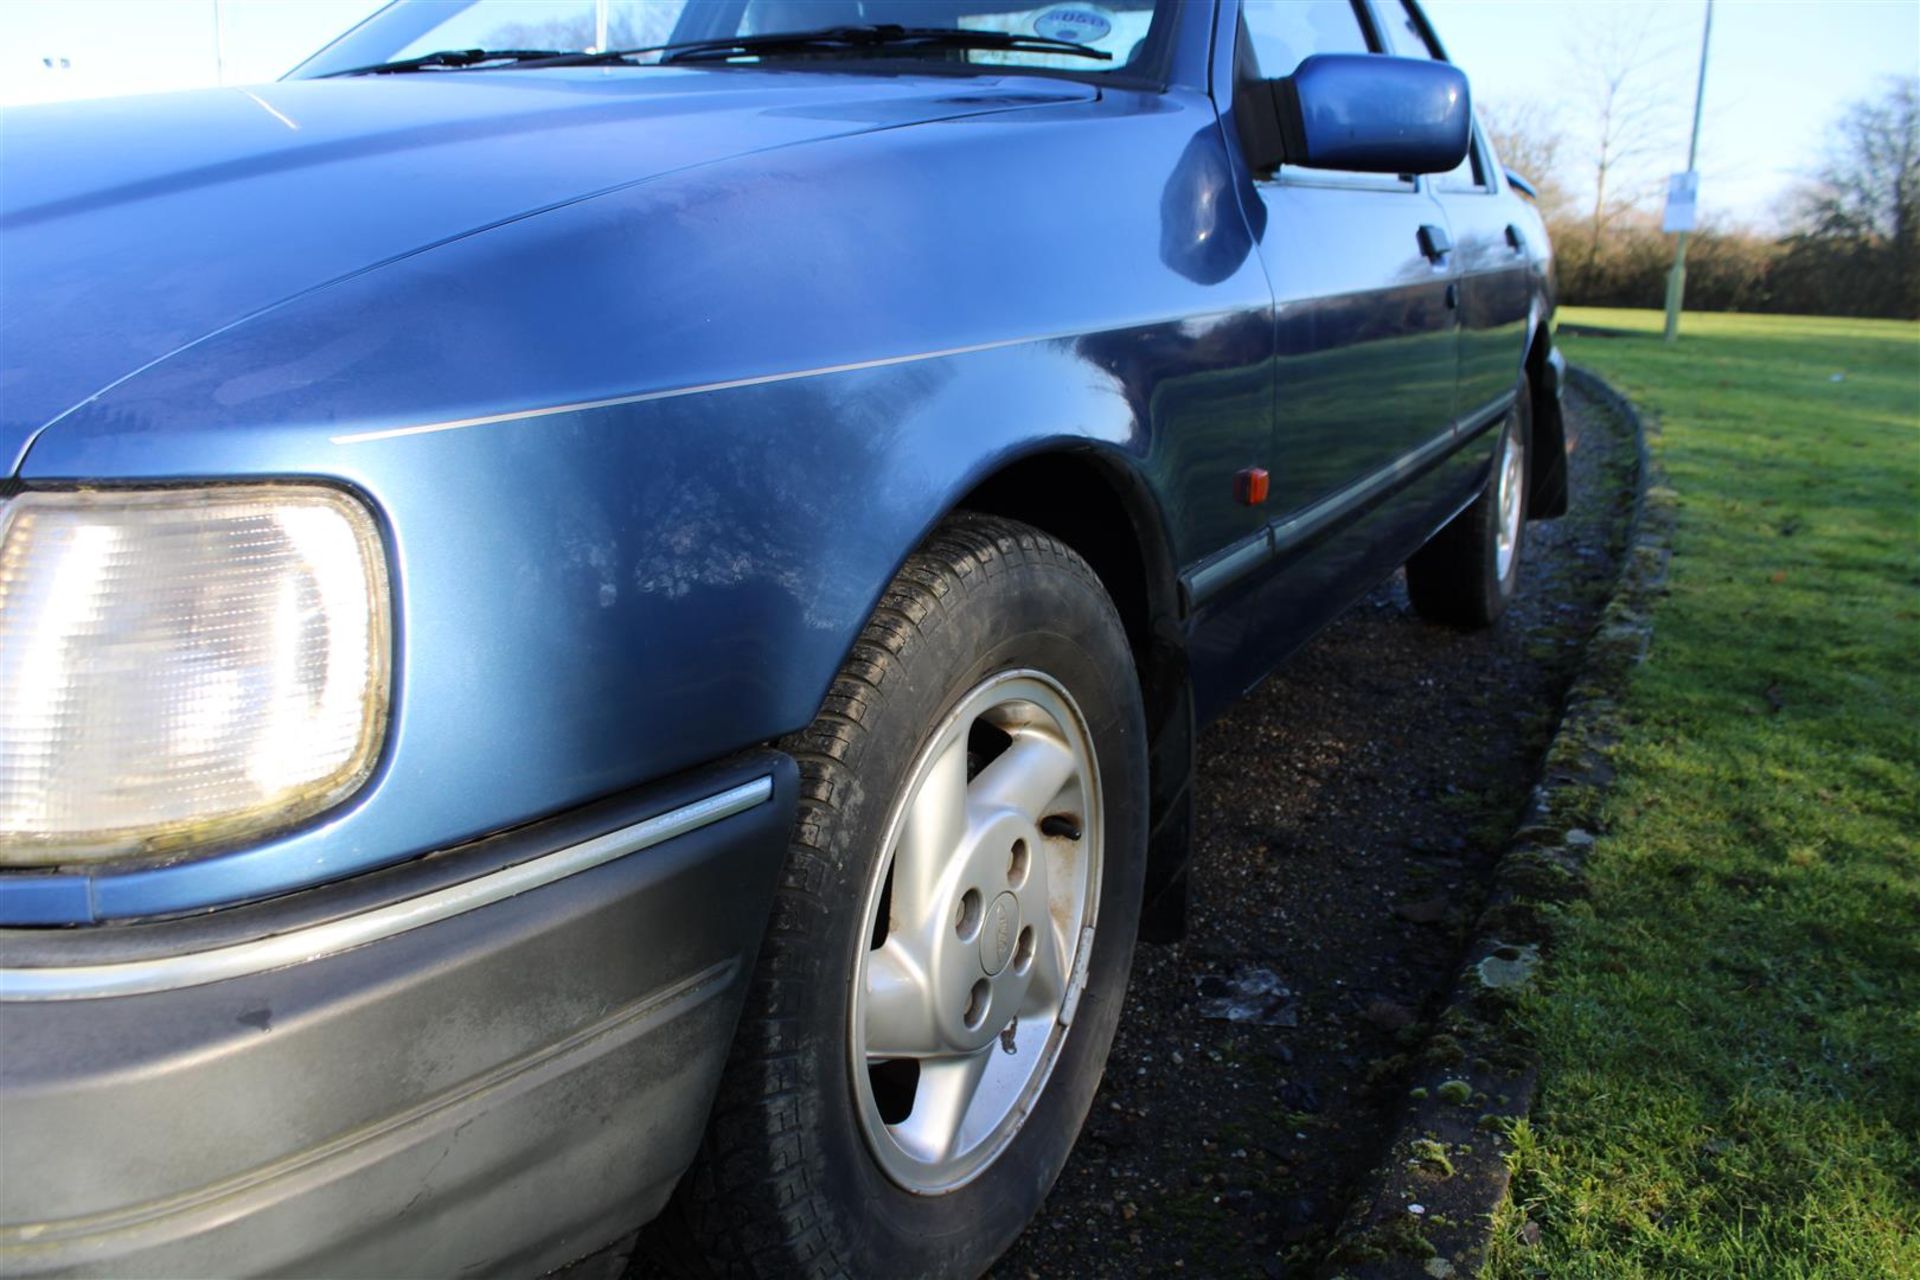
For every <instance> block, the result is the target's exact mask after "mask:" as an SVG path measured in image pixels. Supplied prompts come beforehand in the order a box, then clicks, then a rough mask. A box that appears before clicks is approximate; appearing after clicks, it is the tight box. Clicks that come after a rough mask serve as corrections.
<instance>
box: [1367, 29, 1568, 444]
mask: <svg viewBox="0 0 1920 1280" xmlns="http://www.w3.org/2000/svg"><path fill="white" fill-rule="evenodd" d="M1376 5H1377V12H1378V15H1379V23H1380V26H1381V28H1382V30H1383V32H1384V34H1385V36H1386V38H1387V43H1388V45H1389V48H1390V50H1391V51H1392V52H1393V53H1394V54H1395V55H1396V56H1398V57H1402V58H1431V59H1433V60H1434V61H1437V62H1445V61H1446V60H1447V59H1446V55H1445V52H1444V50H1443V49H1442V48H1441V46H1440V42H1439V40H1438V39H1437V38H1436V37H1435V36H1434V33H1433V29H1432V27H1431V26H1429V25H1428V23H1427V22H1426V19H1425V17H1424V15H1423V14H1422V13H1421V11H1420V8H1419V6H1418V5H1417V4H1416V3H1414V2H1413V0H1376ZM1422 183H1423V185H1425V186H1426V187H1427V189H1428V190H1429V191H1430V192H1431V193H1432V195H1433V197H1434V199H1436V200H1437V201H1438V202H1439V204H1440V207H1441V208H1442V210H1444V211H1445V213H1446V218H1447V227H1448V230H1449V232H1450V233H1451V235H1452V238H1453V245H1454V254H1455V256H1456V257H1457V258H1458V259H1459V264H1458V266H1459V272H1460V382H1459V390H1458V393H1457V407H1456V409H1455V413H1456V414H1457V415H1458V417H1459V420H1460V427H1461V430H1462V431H1463V432H1471V431H1473V430H1475V429H1476V428H1478V427H1480V426H1483V425H1485V424H1486V423H1487V422H1488V421H1490V420H1492V419H1496V418H1498V417H1499V416H1500V414H1502V413H1503V412H1505V410H1506V407H1507V402H1508V397H1509V396H1510V395H1511V394H1512V392H1513V389H1514V385H1515V383H1516V382H1517V380H1518V379H1519V376H1520V363H1521V360H1522V358H1523V357H1524V355H1525V353H1526V345H1527V343H1526V334H1527V317H1528V309H1529V306H1530V303H1531V298H1532V293H1531V289H1530V287H1529V271H1530V267H1529V259H1530V254H1529V246H1528V244H1527V240H1526V232H1525V229H1524V228H1523V227H1522V225H1521V224H1520V223H1519V222H1518V221H1516V220H1515V219H1514V218H1513V216H1512V214H1513V209H1512V206H1511V203H1510V201H1509V200H1507V199H1503V198H1502V185H1501V178H1500V175H1499V174H1498V173H1497V172H1496V171H1495V166H1494V165H1493V163H1492V161H1491V158H1490V156H1489V153H1488V151H1487V148H1486V143H1485V142H1484V140H1483V139H1482V138H1481V137H1480V130H1479V127H1478V126H1477V125H1476V126H1475V128H1474V137H1473V146H1472V148H1471V149H1470V150H1469V151H1468V153H1467V158H1466V159H1465V160H1463V161H1461V162H1460V165H1459V167H1458V168H1456V169H1454V170H1453V171H1452V172H1451V173H1439V174H1433V175H1430V176H1429V177H1427V178H1424V179H1422Z"/></svg>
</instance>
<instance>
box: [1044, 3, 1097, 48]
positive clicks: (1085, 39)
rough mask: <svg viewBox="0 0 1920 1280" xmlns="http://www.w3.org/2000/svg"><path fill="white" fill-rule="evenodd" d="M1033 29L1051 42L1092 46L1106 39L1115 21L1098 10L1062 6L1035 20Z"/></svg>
mask: <svg viewBox="0 0 1920 1280" xmlns="http://www.w3.org/2000/svg"><path fill="white" fill-rule="evenodd" d="M1033 29H1034V31H1035V32H1036V33H1037V34H1039V35H1043V36H1045V37H1046V38H1047V39H1049V40H1071V41H1073V43H1075V44H1092V43H1094V42H1095V41H1097V40H1102V39H1104V38H1105V37H1106V36H1107V34H1108V33H1109V32H1111V31H1112V30H1113V20H1112V19H1111V18H1109V17H1107V15H1106V14H1104V13H1102V12H1100V11H1099V10H1098V9H1086V8H1081V7H1079V6H1077V5H1062V6H1060V7H1059V8H1058V9H1049V10H1047V11H1046V12H1045V13H1043V14H1041V15H1040V16H1039V17H1037V18H1035V19H1034V20H1033Z"/></svg>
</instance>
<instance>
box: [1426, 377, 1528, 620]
mask: <svg viewBox="0 0 1920 1280" xmlns="http://www.w3.org/2000/svg"><path fill="white" fill-rule="evenodd" d="M1529 392H1530V389H1529V387H1528V385H1527V378H1526V375H1525V374H1522V375H1521V376H1520V388H1519V394H1518V395H1517V396H1516V397H1515V399H1514V402H1513V408H1512V409H1511V410H1510V411H1509V412H1508V414H1507V417H1506V421H1505V422H1504V423H1502V424H1501V428H1500V435H1499V440H1498V442H1497V443H1496V444H1495V446H1494V452H1493V466H1492V469H1491V470H1490V471H1489V472H1488V475H1487V487H1486V488H1485V489H1484V490H1482V491H1481V494H1480V496H1479V497H1478V498H1476V499H1475V500H1474V502H1473V505H1472V506H1469V507H1468V508H1467V509H1466V510H1465V511H1462V512H1461V513H1460V514H1459V515H1457V516H1455V517H1454V518H1453V519H1452V520H1450V521H1449V522H1448V523H1447V524H1446V526H1445V527H1444V528H1442V529H1441V530H1440V532H1438V533H1436V534H1434V535H1433V537H1432V538H1430V539H1429V540H1428V541H1427V545H1426V546H1424V547H1422V548H1420V550H1419V551H1417V552H1415V553H1414V556H1413V559H1411V560H1409V561H1407V595H1408V597H1409V598H1410V599H1412V601H1413V607H1414V608H1415V609H1416V610H1417V611H1418V612H1419V613H1420V616H1421V617H1423V618H1427V619H1430V620H1431V621H1434V622H1443V623H1446V624H1448V625H1449V626H1455V627H1465V628H1478V627H1486V626H1491V625H1492V624H1493V623H1494V622H1495V621H1496V620H1497V619H1498V618H1499V617H1500V615H1501V614H1502V613H1504V612H1506V608H1507V602H1508V601H1510V600H1512V599H1513V593H1514V591H1515V589H1516V588H1517V587H1518V586H1519V583H1520V557H1521V552H1522V550H1523V549H1524V548H1525V545H1526V533H1527V517H1526V512H1527V475H1528V464H1529V456H1530V454H1531V452H1532V449H1533V408H1532V404H1533V401H1532V396H1531V395H1530V393H1529Z"/></svg>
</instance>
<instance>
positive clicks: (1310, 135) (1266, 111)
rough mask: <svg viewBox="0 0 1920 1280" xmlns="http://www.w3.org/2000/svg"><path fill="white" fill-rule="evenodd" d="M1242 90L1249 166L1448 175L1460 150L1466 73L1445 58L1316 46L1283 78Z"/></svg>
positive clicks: (1465, 122)
mask: <svg viewBox="0 0 1920 1280" xmlns="http://www.w3.org/2000/svg"><path fill="white" fill-rule="evenodd" d="M1246 88H1247V89H1249V90H1251V93H1250V94H1249V98H1250V101H1249V106H1250V107H1251V113H1250V114H1251V116H1252V120H1251V121H1250V122H1249V123H1251V126H1252V127H1251V128H1245V129H1244V130H1243V131H1244V132H1246V133H1247V134H1249V135H1250V136H1249V143H1250V147H1251V149H1252V150H1253V151H1254V152H1255V155H1254V156H1253V157H1252V159H1253V162H1254V164H1255V166H1256V167H1263V166H1262V162H1263V161H1264V162H1266V164H1267V166H1270V165H1271V164H1272V163H1277V162H1280V161H1284V162H1285V163H1287V164H1292V165H1299V166H1301V167H1302V168H1306V169H1345V170H1348V171H1357V172H1360V173H1445V172H1447V171H1448V170H1450V169H1452V168H1453V167H1454V166H1456V165H1458V164H1459V163H1460V161H1461V160H1463V159H1465V158H1466V154H1467V139H1468V136H1469V134H1470V132H1471V129H1472V121H1473V105H1472V101H1471V98H1470V96H1469V93H1468V89H1467V78H1466V76H1464V75H1462V74H1461V73H1460V70H1459V68H1457V67H1453V66H1449V65H1448V64H1447V63H1444V62H1428V61H1426V60H1425V59H1421V58H1387V57H1382V56H1380V55H1379V54H1370V53H1357V54H1356V53H1320V54H1315V55H1313V56H1312V57H1310V58H1307V59H1306V60H1305V61H1303V62H1302V63H1301V64H1300V65H1299V67H1298V68H1296V69H1295V70H1294V73H1293V74H1292V75H1291V76H1288V77H1287V78H1286V79H1284V80H1269V81H1263V82H1260V83H1259V84H1258V85H1253V86H1247V87H1246ZM1242 119H1243V121H1247V120H1248V117H1246V116H1243V117H1242Z"/></svg>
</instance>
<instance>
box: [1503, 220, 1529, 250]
mask: <svg viewBox="0 0 1920 1280" xmlns="http://www.w3.org/2000/svg"><path fill="white" fill-rule="evenodd" d="M1507 243H1508V244H1510V245H1512V246H1513V251H1514V252H1515V253H1525V252H1526V251H1527V238H1526V237H1525V236H1523V235H1521V234H1520V228H1518V227H1516V226H1514V225H1513V224H1512V223H1511V222H1509V223H1508V224H1507Z"/></svg>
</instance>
